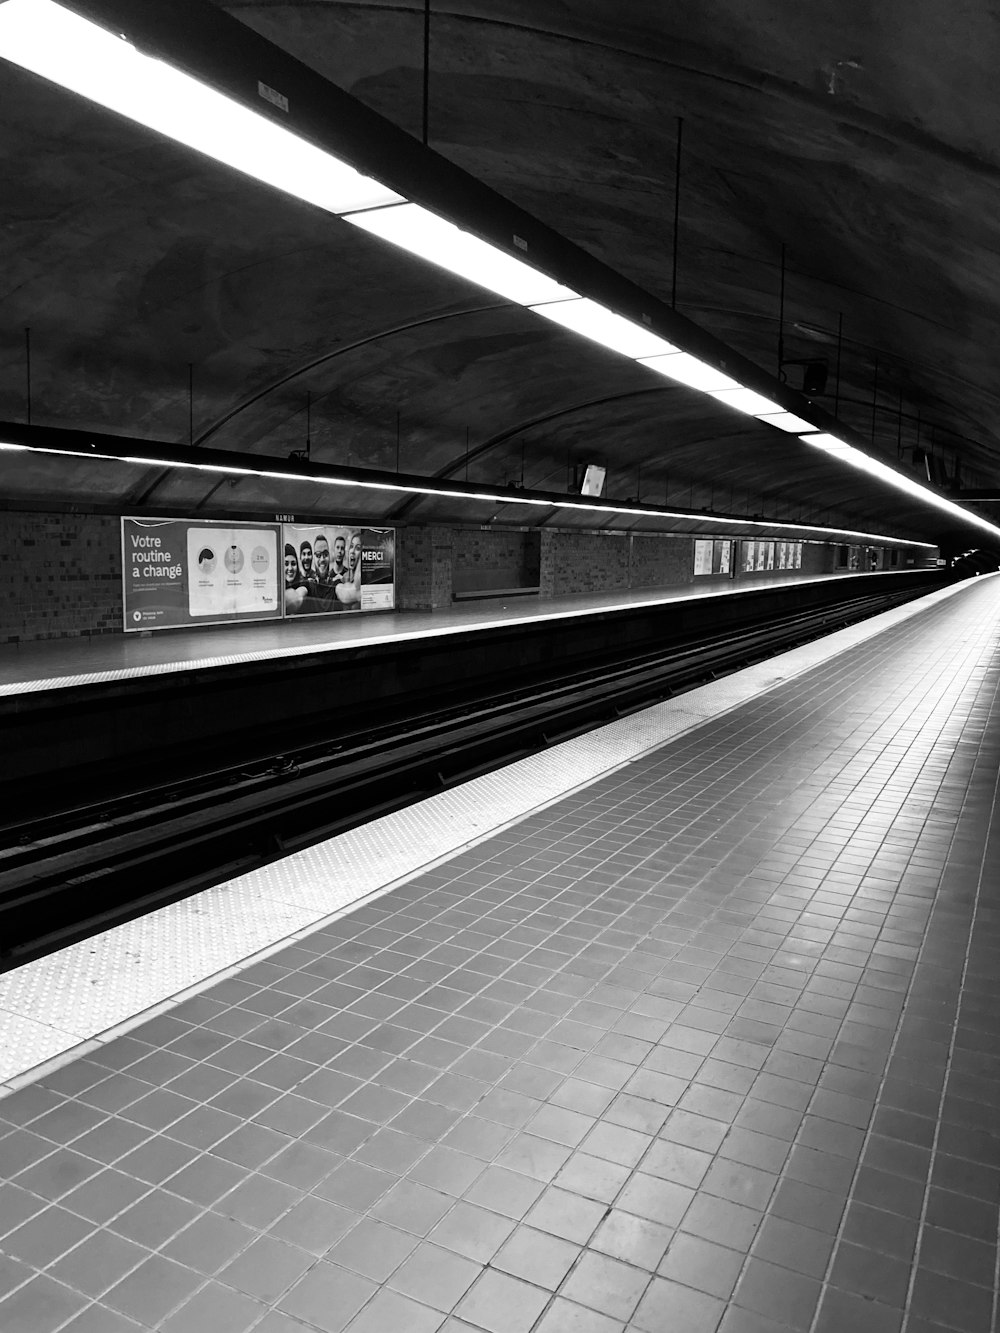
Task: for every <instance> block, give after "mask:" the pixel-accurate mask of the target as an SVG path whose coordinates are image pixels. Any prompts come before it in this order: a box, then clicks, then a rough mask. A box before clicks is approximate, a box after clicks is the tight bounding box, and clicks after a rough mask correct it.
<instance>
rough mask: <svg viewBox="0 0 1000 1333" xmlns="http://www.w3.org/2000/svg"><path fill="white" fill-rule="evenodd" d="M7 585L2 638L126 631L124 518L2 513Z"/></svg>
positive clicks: (1, 562) (0, 615)
mask: <svg viewBox="0 0 1000 1333" xmlns="http://www.w3.org/2000/svg"><path fill="white" fill-rule="evenodd" d="M0 587H2V588H3V598H2V607H3V609H2V610H0V642H3V643H14V642H17V641H19V640H20V641H23V642H28V641H30V640H32V639H66V638H75V637H77V636H78V635H85V634H115V633H118V632H120V630H121V625H122V591H121V536H120V525H119V521H118V519H117V518H116V517H114V516H113V515H105V514H52V513H21V512H19V511H14V510H5V511H3V512H0Z"/></svg>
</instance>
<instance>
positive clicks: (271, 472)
mask: <svg viewBox="0 0 1000 1333" xmlns="http://www.w3.org/2000/svg"><path fill="white" fill-rule="evenodd" d="M0 450H7V451H9V452H11V453H30V454H55V455H56V456H58V457H60V458H77V459H89V458H99V459H101V460H102V461H103V462H110V463H130V464H133V465H138V466H139V467H177V468H187V469H189V470H191V471H195V472H221V473H224V474H232V475H235V476H240V477H262V478H266V479H268V480H270V481H295V482H311V483H312V484H314V485H320V486H356V487H359V488H360V489H362V490H370V491H392V492H394V493H396V494H403V495H429V496H443V497H445V498H446V499H452V500H488V501H489V502H490V503H491V504H508V505H535V506H537V507H538V508H541V509H574V510H577V511H578V512H582V513H587V514H594V513H597V514H634V515H636V516H637V517H639V518H675V519H680V520H682V521H684V522H702V523H720V524H724V525H726V526H728V527H737V528H741V529H745V528H778V529H780V530H781V531H782V532H798V533H803V534H805V533H810V532H811V533H823V534H826V535H828V536H838V537H857V538H860V539H861V540H862V541H870V542H879V543H881V544H888V545H890V546H922V547H925V548H926V549H927V550H929V551H934V550H937V547H936V546H935V545H934V544H933V542H918V541H911V540H909V539H908V538H906V537H890V536H888V535H887V534H886V533H881V532H857V531H856V530H855V529H853V528H824V527H823V526H822V525H820V524H818V523H782V522H780V521H777V520H774V521H771V522H769V521H768V520H766V519H751V518H724V517H722V516H721V515H715V514H711V515H710V514H690V513H687V514H686V513H683V512H681V511H680V510H673V509H652V508H646V509H639V508H637V507H636V506H635V505H612V504H581V503H580V501H578V500H539V499H536V498H535V497H534V496H522V495H517V494H513V495H512V494H510V493H508V494H496V493H494V492H493V491H471V490H468V491H453V490H445V489H442V488H440V487H433V486H414V485H412V484H409V485H404V484H403V483H401V482H392V481H369V480H367V479H366V480H361V479H358V478H355V477H323V476H315V475H313V474H310V473H301V472H282V471H278V470H277V469H272V468H249V467H231V466H229V465H228V464H226V463H194V462H188V461H187V460H186V459H181V458H155V457H152V456H150V457H142V456H141V455H138V454H103V453H100V452H99V451H98V450H96V449H94V450H92V451H91V452H90V453H85V452H84V451H82V450H78V449H54V448H51V447H48V446H45V445H34V444H13V443H5V442H2V441H0ZM776 540H777V539H776ZM813 540H818V539H817V538H813Z"/></svg>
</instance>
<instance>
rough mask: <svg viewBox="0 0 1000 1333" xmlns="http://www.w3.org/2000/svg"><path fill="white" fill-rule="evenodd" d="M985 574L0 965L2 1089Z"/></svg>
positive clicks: (974, 588) (958, 592)
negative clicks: (94, 933) (27, 959)
mask: <svg viewBox="0 0 1000 1333" xmlns="http://www.w3.org/2000/svg"><path fill="white" fill-rule="evenodd" d="M995 578H996V579H1000V575H997V576H995ZM992 581H993V580H992V579H984V580H979V581H977V582H976V584H971V585H970V584H964V585H963V584H958V585H953V586H950V587H946V588H944V589H941V590H940V591H938V592H936V593H932V594H930V595H929V596H928V597H925V598H921V599H920V601H919V603H917V604H909V605H907V606H904V607H901V608H897V609H896V610H895V611H891V612H886V613H883V614H882V615H880V616H876V617H874V618H873V619H872V620H869V621H864V622H861V623H860V624H858V625H855V626H852V627H850V628H849V629H845V630H841V631H839V632H837V633H835V634H833V635H830V636H827V637H826V638H825V639H823V640H818V641H813V642H811V643H809V644H807V645H804V646H802V647H800V648H798V649H794V650H792V651H791V652H788V653H783V654H780V655H779V656H778V658H776V659H772V660H771V661H769V662H766V663H762V664H760V665H759V666H757V667H752V668H749V669H747V670H745V671H741V672H738V673H736V674H735V675H731V676H726V677H723V678H722V679H721V680H719V681H717V682H715V683H713V684H710V685H707V686H704V687H700V688H698V689H696V690H694V691H692V692H687V693H685V694H684V695H682V696H681V697H680V698H679V699H677V700H671V701H669V702H668V703H665V704H660V705H654V706H653V707H652V708H647V709H643V710H640V712H638V713H635V714H630V715H629V716H627V717H626V718H624V719H622V721H620V722H616V723H611V724H607V725H605V726H602V727H599V728H597V729H596V730H595V731H594V732H592V733H587V734H586V735H584V736H581V737H577V738H576V739H574V740H571V741H566V742H562V743H560V744H557V745H555V746H554V747H552V748H551V749H549V750H547V751H544V752H542V753H540V754H537V755H533V756H530V757H529V758H528V759H525V760H521V761H519V762H516V763H514V764H512V765H508V766H507V767H506V768H504V769H501V770H498V771H497V772H495V773H492V774H488V775H485V776H483V777H481V778H477V779H473V780H472V781H470V782H468V783H465V784H462V785H461V786H459V787H457V788H453V789H450V790H449V791H447V792H444V793H441V794H440V795H438V796H435V797H431V798H428V799H426V800H424V801H421V802H418V803H417V804H416V805H415V806H413V807H409V808H407V809H405V810H403V811H398V812H396V813H395V814H392V815H388V816H383V817H382V818H381V819H377V820H375V821H374V822H373V823H371V824H369V825H366V826H365V827H364V828H362V829H359V830H353V831H351V832H348V833H346V834H341V835H339V836H338V837H335V838H333V839H330V840H328V841H326V842H323V843H320V844H318V845H317V846H315V847H311V848H307V849H306V850H305V851H303V852H299V853H296V854H293V855H292V856H289V857H286V858H284V859H283V860H282V861H280V862H278V863H276V864H275V865H271V866H267V867H264V868H262V869H260V870H258V871H255V872H251V873H249V874H246V875H243V876H240V877H238V878H237V879H235V880H232V881H229V882H228V883H226V884H223V885H220V886H218V887H217V888H216V889H210V890H206V891H205V892H203V893H201V894H198V895H195V896H194V897H193V898H189V899H184V900H181V901H179V902H178V903H175V904H172V905H170V906H168V907H165V908H161V909H159V910H157V911H155V912H152V913H149V914H148V915H147V916H145V917H142V918H139V919H137V920H136V921H132V922H128V923H125V924H124V925H121V926H118V927H115V928H113V929H111V930H109V931H106V932H104V933H102V934H101V935H100V936H98V937H97V938H96V939H95V940H91V941H87V942H85V943H84V944H81V945H76V946H70V947H69V948H66V949H63V950H60V951H59V952H58V953H57V954H55V955H52V956H50V957H47V958H44V959H40V960H36V962H34V963H31V964H26V965H24V966H22V967H20V968H18V969H16V970H15V971H14V972H9V973H6V974H5V975H4V976H3V977H2V978H0V1029H2V1031H3V1037H4V1041H3V1047H2V1049H0V1080H2V1083H0V1096H2V1095H5V1094H6V1093H7V1092H9V1091H10V1090H11V1088H12V1087H16V1086H20V1085H23V1084H24V1083H25V1082H29V1081H33V1079H34V1078H37V1077H39V1076H40V1075H41V1074H42V1073H44V1072H47V1070H46V1068H45V1066H46V1063H48V1065H50V1066H51V1065H54V1064H59V1063H64V1062H65V1061H66V1060H68V1059H72V1058H76V1057H77V1056H78V1055H79V1054H82V1051H81V1050H79V1049H78V1048H79V1047H80V1046H81V1045H82V1044H85V1043H87V1042H90V1041H93V1040H95V1039H96V1040H98V1041H105V1040H109V1039H112V1038H113V1037H114V1036H116V1035H118V1031H117V1030H118V1029H121V1028H122V1027H126V1026H127V1027H131V1026H135V1025H136V1024H137V1023H138V1022H142V1021H146V1019H147V1018H150V1017H152V1016H153V1014H154V1013H155V1012H156V1011H157V1010H158V1009H159V1010H162V1008H163V1007H165V1006H168V1005H169V1003H170V1002H171V1000H174V998H175V997H179V995H180V994H181V993H182V992H185V991H188V990H192V989H195V988H197V989H201V988H203V987H204V986H205V985H208V984H211V982H212V979H213V978H214V977H217V976H218V975H219V974H221V975H225V974H226V973H227V972H230V971H231V970H232V969H233V968H234V967H236V966H237V965H239V964H243V965H246V963H248V962H249V961H251V960H252V959H253V958H254V957H255V956H260V955H262V954H266V953H267V952H271V951H273V950H274V949H275V948H277V947H280V945H281V944H282V942H283V941H284V940H285V939H287V938H289V937H291V936H294V935H296V934H302V933H304V932H306V931H308V930H311V929H314V928H316V927H317V926H319V925H320V924H322V922H323V920H324V919H327V918H328V917H330V916H331V915H333V914H336V913H337V912H339V911H343V910H345V909H346V908H347V907H349V906H353V905H356V903H357V902H358V901H359V900H361V899H362V898H364V897H366V896H368V895H369V894H371V893H373V892H383V891H385V889H386V887H388V886H390V885H393V884H398V883H401V882H402V881H403V880H405V879H406V878H408V877H411V876H412V875H414V874H416V873H418V872H419V871H420V870H421V869H423V868H430V865H431V864H433V863H434V861H435V860H439V859H441V858H442V857H444V856H449V855H452V854H454V853H455V852H456V851H458V850H460V849H461V848H462V847H463V846H464V845H468V844H471V843H475V842H479V841H481V840H482V839H483V838H484V837H486V836H489V833H490V832H491V831H492V830H497V831H498V830H499V829H501V828H503V827H505V826H507V825H509V824H511V823H513V822H515V821H516V820H517V819H519V818H521V817H523V816H524V814H526V813H527V812H528V811H529V810H530V809H531V807H532V806H533V805H534V806H543V805H545V804H548V803H550V802H551V801H553V800H557V799H560V798H561V797H562V796H564V795H566V794H567V792H568V791H570V790H572V789H574V788H576V787H579V786H581V785H584V784H586V783H589V782H592V781H593V780H595V779H596V778H597V777H600V776H602V775H603V774H605V773H607V772H609V771H611V770H613V769H614V768H616V767H619V766H620V765H621V764H623V763H627V762H629V761H630V760H632V759H634V758H635V757H637V756H638V755H640V754H642V753H643V752H645V751H647V750H650V749H651V748H653V747H655V746H657V745H661V744H663V743H665V742H666V741H668V740H670V739H673V738H676V736H677V735H679V734H680V733H682V732H683V731H685V730H689V729H690V728H691V727H693V726H696V725H698V724H699V723H700V722H703V721H705V720H707V719H708V718H710V717H713V716H718V715H719V714H720V713H721V712H725V711H729V710H731V709H733V708H734V707H736V706H737V705H738V704H739V703H741V702H745V701H746V700H748V699H750V698H752V697H753V696H754V695H755V694H756V693H757V692H759V691H760V690H762V689H764V690H766V689H768V688H772V687H774V686H775V685H776V684H778V683H780V682H781V681H783V680H787V679H790V678H792V677H793V676H794V675H796V674H800V673H801V672H803V671H805V670H808V669H810V668H811V667H814V666H816V665H817V664H818V663H820V662H823V661H826V660H827V659H828V658H830V657H833V656H836V655H837V654H838V653H839V652H842V651H843V650H844V648H845V647H847V646H853V645H856V644H857V643H860V642H864V641H866V640H868V639H871V638H873V637H876V638H877V637H878V636H879V635H881V634H884V633H885V632H886V631H887V629H888V628H890V627H891V626H893V625H895V624H898V623H900V622H902V621H906V620H908V619H910V618H913V617H918V618H919V617H923V616H926V615H927V614H928V612H929V610H930V609H931V608H933V607H934V606H936V605H937V604H939V603H941V602H944V601H950V600H952V599H955V600H956V601H962V600H964V599H965V598H966V597H968V596H969V595H970V594H971V595H973V596H974V597H981V596H982V595H983V589H984V588H985V587H987V586H988V585H989V583H991V582H992ZM147 1011H152V1012H147Z"/></svg>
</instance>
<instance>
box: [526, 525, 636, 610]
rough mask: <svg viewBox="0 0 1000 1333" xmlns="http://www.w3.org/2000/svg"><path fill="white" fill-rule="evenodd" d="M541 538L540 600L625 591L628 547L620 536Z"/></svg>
mask: <svg viewBox="0 0 1000 1333" xmlns="http://www.w3.org/2000/svg"><path fill="white" fill-rule="evenodd" d="M541 537H542V543H541V563H540V570H539V585H540V590H541V596H542V597H565V596H568V595H569V594H571V593H575V592H614V591H615V589H625V588H627V587H628V557H629V550H628V547H629V543H628V537H627V536H626V535H625V534H624V533H614V534H611V533H600V532H543V533H542V534H541Z"/></svg>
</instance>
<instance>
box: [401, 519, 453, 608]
mask: <svg viewBox="0 0 1000 1333" xmlns="http://www.w3.org/2000/svg"><path fill="white" fill-rule="evenodd" d="M452 536H453V534H452V532H451V531H450V530H449V529H448V528H439V527H412V528H399V529H397V531H396V607H397V609H398V610H400V611H432V610H433V609H434V608H435V607H438V606H450V605H451V589H452V584H451V574H452Z"/></svg>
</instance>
